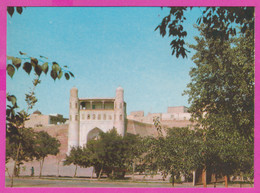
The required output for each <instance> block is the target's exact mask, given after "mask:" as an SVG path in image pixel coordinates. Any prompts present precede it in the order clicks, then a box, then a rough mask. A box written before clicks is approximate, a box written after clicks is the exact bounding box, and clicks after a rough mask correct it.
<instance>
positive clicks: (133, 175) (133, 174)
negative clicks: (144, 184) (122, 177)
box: [132, 162, 135, 181]
mask: <svg viewBox="0 0 260 193" xmlns="http://www.w3.org/2000/svg"><path fill="white" fill-rule="evenodd" d="M134 178H135V162H133V173H132V180H133V181H134V180H135V179H134Z"/></svg>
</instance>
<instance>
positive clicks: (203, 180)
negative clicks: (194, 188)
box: [202, 168, 207, 188]
mask: <svg viewBox="0 0 260 193" xmlns="http://www.w3.org/2000/svg"><path fill="white" fill-rule="evenodd" d="M202 183H203V188H207V172H206V168H203V170H202Z"/></svg>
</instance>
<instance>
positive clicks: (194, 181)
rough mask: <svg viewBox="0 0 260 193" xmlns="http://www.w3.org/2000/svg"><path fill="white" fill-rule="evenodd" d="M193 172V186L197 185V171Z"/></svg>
mask: <svg viewBox="0 0 260 193" xmlns="http://www.w3.org/2000/svg"><path fill="white" fill-rule="evenodd" d="M192 174H193V175H192V177H193V178H192V184H193V186H195V185H196V171H193V172H192Z"/></svg>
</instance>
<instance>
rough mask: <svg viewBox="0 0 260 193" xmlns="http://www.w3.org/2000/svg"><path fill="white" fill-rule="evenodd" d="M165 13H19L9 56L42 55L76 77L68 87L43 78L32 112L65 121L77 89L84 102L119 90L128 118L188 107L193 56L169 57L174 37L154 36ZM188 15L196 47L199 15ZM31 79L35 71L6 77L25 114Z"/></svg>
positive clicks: (10, 26)
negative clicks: (61, 117)
mask: <svg viewBox="0 0 260 193" xmlns="http://www.w3.org/2000/svg"><path fill="white" fill-rule="evenodd" d="M167 11H168V9H167V8H164V9H163V10H162V9H161V8H159V7H150V8H148V7H107V8H97V7H92V8H86V7H74V8H72V7H71V8H65V7H63V8H61V7H60V8H57V7H56V8H55V7H38V8H36V7H27V8H25V9H24V12H23V13H22V15H19V14H17V13H15V14H14V15H13V17H12V18H11V17H10V16H9V15H8V16H7V55H11V56H19V54H18V52H19V51H22V52H25V53H27V54H28V55H30V56H32V57H39V56H40V55H43V56H46V57H48V58H49V61H50V62H52V61H56V62H57V63H59V64H60V65H62V66H64V65H67V66H69V69H70V71H72V72H73V73H74V75H75V78H72V79H70V80H69V81H67V80H65V78H62V79H61V80H57V81H53V80H52V79H51V78H50V76H49V75H47V76H45V75H42V76H41V80H42V83H41V84H40V85H39V86H37V88H36V96H37V98H38V103H37V104H36V105H35V107H34V109H33V110H32V111H34V110H37V109H38V110H40V111H41V112H42V113H43V114H51V113H59V114H63V115H65V116H66V117H68V114H69V91H70V89H71V88H72V87H73V86H76V87H77V88H78V89H79V97H114V95H115V90H116V88H117V87H118V86H121V87H123V88H124V91H125V101H126V102H127V112H128V113H129V112H131V111H136V110H144V111H145V113H148V112H166V111H167V107H168V106H181V105H185V106H188V101H187V96H182V93H183V91H184V90H185V89H186V85H187V84H188V83H189V81H190V77H189V70H190V68H191V67H192V66H193V65H194V64H193V62H192V61H191V59H190V58H191V56H192V54H193V52H191V53H190V54H189V58H188V59H182V58H179V59H177V58H176V57H175V56H172V55H171V48H170V45H169V44H170V39H169V38H167V37H165V38H162V37H161V36H160V34H159V31H154V29H155V28H156V26H157V25H158V24H159V23H160V22H161V20H162V18H163V16H165V14H167V13H168V12H167ZM191 13H192V14H187V15H186V17H187V22H186V23H185V25H184V26H185V28H186V30H187V31H188V37H187V38H186V40H187V41H188V42H189V43H194V40H193V37H194V36H195V35H198V32H197V31H196V30H195V29H194V28H193V24H194V23H195V22H196V18H197V17H198V16H199V14H200V13H201V11H200V9H194V10H192V12H191ZM33 78H34V75H33V73H31V75H30V76H28V75H26V74H25V72H24V71H23V70H22V69H19V71H18V72H16V73H15V75H14V77H13V78H12V79H11V78H10V77H7V92H9V93H11V94H15V95H16V96H17V98H18V105H19V106H20V107H21V108H26V103H25V101H24V98H25V93H26V92H28V90H29V87H32V84H31V81H32V79H33ZM32 111H31V112H32Z"/></svg>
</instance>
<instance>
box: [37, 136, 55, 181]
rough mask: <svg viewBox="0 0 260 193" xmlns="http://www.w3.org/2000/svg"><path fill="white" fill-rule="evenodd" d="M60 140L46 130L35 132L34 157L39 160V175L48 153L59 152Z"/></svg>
mask: <svg viewBox="0 0 260 193" xmlns="http://www.w3.org/2000/svg"><path fill="white" fill-rule="evenodd" d="M59 147H60V142H59V140H57V139H56V138H54V137H52V136H50V135H49V134H48V133H47V132H46V131H40V132H36V139H35V147H34V151H35V158H36V159H37V160H39V161H40V177H41V175H42V168H43V163H44V159H45V158H46V157H47V156H48V155H57V154H58V153H59V151H60V150H59Z"/></svg>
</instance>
